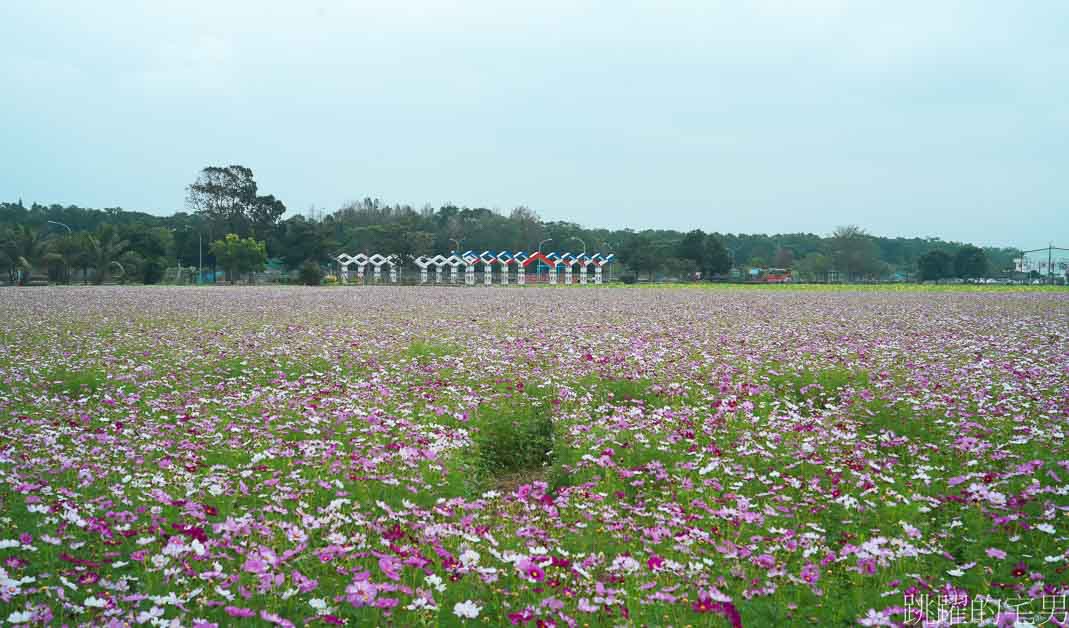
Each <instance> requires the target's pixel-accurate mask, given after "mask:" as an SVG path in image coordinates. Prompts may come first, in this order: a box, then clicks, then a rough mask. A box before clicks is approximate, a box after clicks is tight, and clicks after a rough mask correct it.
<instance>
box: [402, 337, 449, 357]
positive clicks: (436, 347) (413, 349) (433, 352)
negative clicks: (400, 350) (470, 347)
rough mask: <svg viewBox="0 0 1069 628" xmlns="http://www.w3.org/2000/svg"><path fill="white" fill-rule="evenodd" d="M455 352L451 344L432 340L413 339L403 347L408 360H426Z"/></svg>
mask: <svg viewBox="0 0 1069 628" xmlns="http://www.w3.org/2000/svg"><path fill="white" fill-rule="evenodd" d="M456 352H457V348H456V347H454V346H453V345H451V344H447V343H444V342H437V341H434V340H425V339H418V340H413V341H412V342H411V343H410V344H409V345H408V348H407V349H405V357H406V358H408V359H410V360H411V359H416V360H419V361H421V362H427V361H429V360H432V359H435V358H440V357H443V356H447V355H451V354H453V353H456Z"/></svg>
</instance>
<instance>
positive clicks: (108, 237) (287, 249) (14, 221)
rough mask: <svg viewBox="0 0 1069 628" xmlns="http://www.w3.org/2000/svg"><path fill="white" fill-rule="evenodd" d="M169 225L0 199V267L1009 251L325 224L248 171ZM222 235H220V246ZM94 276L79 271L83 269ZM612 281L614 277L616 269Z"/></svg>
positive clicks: (704, 260)
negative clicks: (551, 254) (474, 255)
mask: <svg viewBox="0 0 1069 628" xmlns="http://www.w3.org/2000/svg"><path fill="white" fill-rule="evenodd" d="M186 191H187V197H186V206H185V208H183V210H182V211H177V212H175V213H174V214H172V215H170V216H157V215H152V214H148V213H145V212H138V211H127V210H123V209H120V208H108V209H90V208H82V207H77V206H60V205H47V206H46V205H40V204H37V203H34V204H32V205H30V206H25V205H24V204H23V203H22V201H21V200H19V201H18V202H15V203H0V271H5V272H6V273H7V276H8V279H9V281H15V280H16V279H17V278H19V277H26V276H29V275H30V274H31V273H34V272H36V273H38V274H45V275H47V278H48V279H49V280H50V281H56V282H71V281H93V282H97V283H100V282H104V281H108V280H118V281H132V282H143V283H156V282H159V281H160V280H161V279H162V277H163V274H164V271H165V269H167V268H174V267H175V266H178V265H181V266H183V267H186V268H189V267H197V266H200V265H203V267H205V268H208V269H212V270H213V271H214V270H217V268H222V269H224V270H225V271H226V272H227V274H228V276H229V277H230V278H231V279H234V278H236V277H237V276H239V275H240V274H242V273H247V272H254V271H257V270H260V269H262V268H263V266H264V263H265V262H266V261H267V260H268V259H274V260H278V262H279V263H280V264H281V265H282V266H283V267H284V268H285V269H287V270H298V269H301V268H302V266H303V267H307V266H309V265H311V266H318V265H329V264H330V263H331V262H332V259H333V256H334V255H337V254H339V253H341V252H346V253H349V254H356V253H361V252H363V253H366V254H372V253H381V254H384V255H386V254H396V255H401V256H407V255H433V254H437V253H443V254H448V253H449V252H450V251H453V250H458V249H459V250H460V251H464V250H469V249H470V250H475V251H483V250H487V249H490V250H495V251H496V250H500V249H507V250H523V251H528V252H530V251H534V250H537V249H538V248H539V246H540V245H541V247H542V250H543V251H551V250H556V251H565V250H567V251H571V252H573V253H579V252H583V251H586V252H588V253H593V252H600V253H603V254H607V253H613V254H615V255H616V257H617V259H618V260H619V261H620V262H621V263H622V264H623V265H624V266H625V267H626V269H627V270H628V271H629V273H631V274H632V275H633V276H640V277H642V278H647V277H648V278H651V279H652V278H656V277H658V276H662V275H664V276H673V277H684V276H694V275H695V273H700V274H701V276H702V277H705V278H713V277H723V276H726V275H728V274H729V273H730V271H731V270H732V269H733V268H736V269H743V272H744V273H745V272H746V269H749V268H758V269H769V268H773V269H790V270H791V271H792V273H794V275H795V276H797V277H798V278H800V279H808V280H822V279H825V278H827V277H829V276H830V274H834V275H836V276H837V277H838V278H840V279H843V280H876V279H886V278H890V277H894V276H898V277H903V278H904V277H907V276H908V277H911V278H919V279H945V278H949V277H964V278H977V277H984V276H988V275H989V274H991V273H997V272H1001V271H1003V270H1006V269H1008V268H1011V267H1012V265H1013V259H1014V258H1015V257H1017V256H1018V255H1019V251H1018V250H1017V249H1013V248H994V247H988V248H980V247H976V246H973V245H970V244H966V243H959V242H948V241H944V240H941V239H939V238H901V237H896V238H887V237H880V236H875V235H871V234H869V233H867V232H866V231H864V230H863V229H861V228H859V227H856V226H845V227H840V228H838V229H836V230H835V232H834V233H832V234H829V235H824V236H821V235H817V234H812V233H788V234H774V235H766V234H732V233H717V232H713V233H706V232H704V231H702V230H692V231H689V232H681V231H675V230H660V229H650V230H643V231H635V230H632V229H606V228H597V227H584V226H581V225H578V224H575V223H572V222H567V221H547V220H543V219H541V218H540V217H539V216H538V214H537V213H536V212H535V211H534V210H532V209H530V208H528V207H525V206H519V207H516V208H514V209H512V210H510V211H507V212H501V211H497V210H492V209H487V208H479V207H475V208H473V207H458V206H456V205H454V204H452V203H445V204H443V205H441V206H439V207H433V206H431V205H424V206H422V207H419V208H416V207H413V206H412V205H404V204H392V205H391V204H388V203H384V202H382V201H381V200H379V199H374V198H364V199H362V200H360V201H354V202H350V203H347V204H345V205H344V206H342V207H340V208H338V209H337V210H335V211H333V212H330V213H328V214H326V215H322V216H319V215H312V216H306V215H300V214H298V215H293V216H290V217H289V218H286V219H283V216H284V214H285V213H286V206H285V204H284V203H283V202H282V201H281V200H280V199H277V198H275V197H274V196H273V195H270V194H261V193H260V190H259V188H258V186H257V184H256V180H255V177H254V175H253V172H252V170H250V169H249V168H246V167H244V166H240V165H231V166H223V167H216V166H212V167H208V168H204V169H203V170H202V171H201V172H200V173H199V175H198V177H197V178H196V180H195V181H193V182H192V183H190V185H189V186H188V188H187V190H186ZM231 236H232V237H231ZM90 270H92V271H93V272H92V273H90V272H89V271H90ZM617 274H618V275H619V274H620V273H617Z"/></svg>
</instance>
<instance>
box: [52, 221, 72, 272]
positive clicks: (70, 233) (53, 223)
mask: <svg viewBox="0 0 1069 628" xmlns="http://www.w3.org/2000/svg"><path fill="white" fill-rule="evenodd" d="M47 222H48V224H50V225H59V226H60V227H63V228H65V229H66V230H67V235H74V230H73V229H71V228H70V225H67V224H64V223H62V222H59V221H58V220H49V221H47ZM63 267H64V268H63V274H64V275H66V279H67V285H70V282H71V269H70V263H68V262H67V258H66V257H64V258H63Z"/></svg>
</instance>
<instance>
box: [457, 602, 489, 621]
mask: <svg viewBox="0 0 1069 628" xmlns="http://www.w3.org/2000/svg"><path fill="white" fill-rule="evenodd" d="M481 610H483V607H481V606H479V605H478V604H476V603H475V602H472V601H471V600H464V601H463V602H457V603H456V605H455V606H454V607H453V614H454V615H456V616H457V617H463V618H465V619H475V618H476V617H478V616H479V611H481Z"/></svg>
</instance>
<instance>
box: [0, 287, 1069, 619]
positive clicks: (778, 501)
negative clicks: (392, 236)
mask: <svg viewBox="0 0 1069 628" xmlns="http://www.w3.org/2000/svg"><path fill="white" fill-rule="evenodd" d="M0 320H3V325H2V326H0V623H3V624H4V625H8V624H29V625H35V624H36V625H60V624H69V625H114V626H120V625H146V626H147V625H153V626H170V625H176V626H178V625H180V626H211V625H218V626H225V625H235V624H241V625H268V624H277V625H283V626H305V625H332V624H334V625H340V624H348V625H350V626H389V625H394V626H453V625H464V624H468V625H506V626H507V625H519V626H621V625H628V626H630V625H634V626H644V625H648V626H688V625H689V626H739V625H743V626H787V625H812V624H815V625H821V626H846V625H877V626H891V625H902V624H908V625H921V623H922V622H924V621H927V622H929V623H928V625H950V624H968V625H977V624H987V625H1000V626H1012V625H1014V623H1015V622H1016V623H1017V624H1018V625H1065V623H1066V621H1067V617H1066V613H1067V612H1069V611H1067V609H1066V594H1067V593H1069V574H1067V573H1066V569H1067V566H1069V563H1067V560H1069V551H1067V550H1069V542H1067V541H1069V448H1067V446H1066V444H1065V436H1066V431H1067V428H1069V292H1064V291H1063V292H1038V291H1017V292H1015V291H995V290H976V291H930V290H929V291H924V290H899V291H889V290H888V291H885V290H867V291H853V290H835V291H830V290H797V289H767V290H746V289H611V288H594V287H588V288H563V287H561V288H528V289H522V288H502V289H497V288H495V289H482V288H477V289H463V288H389V287H378V288H323V289H311V288H296V287H294V288H282V287H279V288H269V287H264V288H256V287H252V288H232V289H222V288H219V289H216V288H210V289H186V288H141V287H138V288H121V287H99V288H91V287H73V288H42V289H9V290H4V291H2V292H0ZM940 622H942V623H940Z"/></svg>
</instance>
